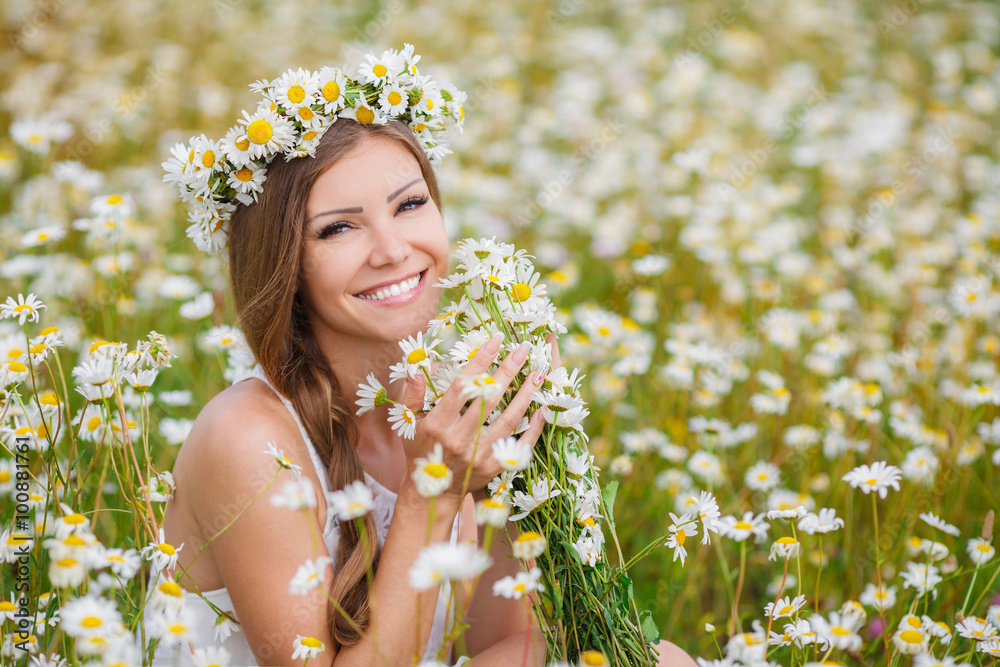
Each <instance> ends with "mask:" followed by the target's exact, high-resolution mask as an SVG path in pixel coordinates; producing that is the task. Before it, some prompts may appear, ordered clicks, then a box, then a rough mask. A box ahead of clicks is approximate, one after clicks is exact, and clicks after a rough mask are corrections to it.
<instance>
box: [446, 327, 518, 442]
mask: <svg viewBox="0 0 1000 667" xmlns="http://www.w3.org/2000/svg"><path fill="white" fill-rule="evenodd" d="M528 352H529V345H528V344H527V343H522V344H521V346H520V347H518V348H517V349H516V350H514V351H513V352H512V353H511V354H509V355H508V356H507V358H506V359H504V360H503V361H502V362H501V363H500V366H499V367H498V368H497V370H496V372H494V373H493V381H494V382H496V386H497V387H498V388H499V390H498V391H497V392H496V393H495V394H494V395H493V396H492V397H490V398H489V399H487V400H486V401H485V402H484V401H483V399H481V398H477V399H476V400H475V401H473V403H472V405H471V406H470V407H469V409H468V410H466V411H465V414H464V415H462V418H461V419H460V420H459V427H460V428H467V429H468V428H472V429H475V428H476V427H478V425H479V424H481V423H482V417H484V416H485V415H488V414H490V413H491V412H493V409H494V408H496V407H497V406H498V405H500V401H501V400H503V397H504V394H505V393H506V392H507V389H508V388H509V387H510V383H511V381H512V380H513V379H514V378H515V377H516V376H517V374H518V373H519V372H520V370H521V368H523V367H524V363H525V362H526V361H527V360H528ZM484 403H485V405H484Z"/></svg>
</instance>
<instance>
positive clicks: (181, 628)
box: [170, 623, 187, 635]
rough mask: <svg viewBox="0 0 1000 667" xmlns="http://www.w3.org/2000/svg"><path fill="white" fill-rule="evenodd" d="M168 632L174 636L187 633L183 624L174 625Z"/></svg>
mask: <svg viewBox="0 0 1000 667" xmlns="http://www.w3.org/2000/svg"><path fill="white" fill-rule="evenodd" d="M170 632H171V633H172V634H175V635H183V634H184V633H185V632H187V626H186V625H184V624H183V623H174V624H173V625H171V626H170Z"/></svg>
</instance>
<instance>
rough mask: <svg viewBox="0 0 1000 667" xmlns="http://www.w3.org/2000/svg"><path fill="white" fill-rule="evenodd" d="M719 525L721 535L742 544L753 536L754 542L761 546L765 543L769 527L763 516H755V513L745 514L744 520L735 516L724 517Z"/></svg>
mask: <svg viewBox="0 0 1000 667" xmlns="http://www.w3.org/2000/svg"><path fill="white" fill-rule="evenodd" d="M718 525H719V534H720V535H722V536H724V537H728V538H730V539H733V540H736V541H737V542H742V541H743V540H745V539H747V538H748V537H750V536H751V535H753V536H754V540H755V541H756V542H757V543H758V544H759V543H760V542H763V541H764V539H765V537H766V536H767V530H768V525H767V522H766V521H764V517H763V515H760V516H754V513H753V512H746V513H744V514H743V518H742V519H737V518H736V517H734V516H724V517H722V518H721V519H719V524H718Z"/></svg>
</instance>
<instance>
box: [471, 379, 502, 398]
mask: <svg viewBox="0 0 1000 667" xmlns="http://www.w3.org/2000/svg"><path fill="white" fill-rule="evenodd" d="M502 391H503V386H502V385H499V384H497V381H496V380H494V379H493V376H492V375H490V374H489V373H481V374H479V375H477V376H475V377H472V378H469V379H467V380H465V381H464V383H463V385H462V398H464V399H465V400H470V399H473V400H474V399H476V398H482V399H483V400H489V399H491V398H494V397H495V396H496V395H497V394H499V393H500V392H502Z"/></svg>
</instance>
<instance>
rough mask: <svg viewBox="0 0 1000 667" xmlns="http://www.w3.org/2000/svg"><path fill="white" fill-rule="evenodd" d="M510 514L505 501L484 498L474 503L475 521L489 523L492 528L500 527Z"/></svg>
mask: <svg viewBox="0 0 1000 667" xmlns="http://www.w3.org/2000/svg"><path fill="white" fill-rule="evenodd" d="M508 516H510V507H508V506H507V503H505V502H503V501H502V500H497V499H496V498H485V499H483V500H480V501H479V502H477V503H476V523H477V524H478V525H480V526H481V525H483V524H489V525H491V526H493V527H494V528H502V527H503V525H504V524H505V523H507V517H508Z"/></svg>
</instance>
